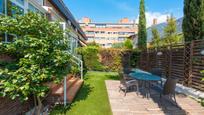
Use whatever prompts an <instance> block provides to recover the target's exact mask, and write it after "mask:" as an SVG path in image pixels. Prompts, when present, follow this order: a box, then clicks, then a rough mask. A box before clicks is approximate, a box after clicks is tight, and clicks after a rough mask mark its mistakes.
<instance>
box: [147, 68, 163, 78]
mask: <svg viewBox="0 0 204 115" xmlns="http://www.w3.org/2000/svg"><path fill="white" fill-rule="evenodd" d="M150 73H152V74H154V75H157V76H159V77H161V76H162V69H160V68H153V69H152V70H151V71H150Z"/></svg>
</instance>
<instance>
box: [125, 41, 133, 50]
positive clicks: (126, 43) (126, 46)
mask: <svg viewBox="0 0 204 115" xmlns="http://www.w3.org/2000/svg"><path fill="white" fill-rule="evenodd" d="M124 47H125V48H126V49H132V48H133V43H132V41H131V40H130V39H127V40H125V43H124Z"/></svg>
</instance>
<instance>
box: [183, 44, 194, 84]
mask: <svg viewBox="0 0 204 115" xmlns="http://www.w3.org/2000/svg"><path fill="white" fill-rule="evenodd" d="M192 49H193V41H192V42H189V43H185V47H184V81H183V85H187V86H190V85H191V74H192V55H193V51H192Z"/></svg>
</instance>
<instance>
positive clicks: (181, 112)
mask: <svg viewBox="0 0 204 115" xmlns="http://www.w3.org/2000/svg"><path fill="white" fill-rule="evenodd" d="M105 83H106V88H107V91H108V97H109V102H110V105H111V109H112V112H113V115H204V107H202V106H201V105H200V104H199V103H198V102H196V101H195V100H193V99H191V98H189V97H187V96H184V95H180V94H178V95H176V99H177V103H178V105H179V106H180V109H179V108H178V107H177V106H175V105H173V104H172V103H171V102H170V101H169V100H167V99H164V100H163V102H162V104H161V102H160V99H159V95H157V96H156V95H155V96H151V97H150V98H149V99H147V98H143V96H142V95H141V94H139V95H137V93H136V92H128V93H127V95H126V96H124V92H122V91H121V92H119V85H120V81H114V80H107V81H105ZM154 94H157V93H156V92H154Z"/></svg>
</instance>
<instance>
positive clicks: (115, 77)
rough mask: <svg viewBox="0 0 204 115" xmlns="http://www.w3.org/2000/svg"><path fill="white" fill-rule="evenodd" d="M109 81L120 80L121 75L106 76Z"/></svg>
mask: <svg viewBox="0 0 204 115" xmlns="http://www.w3.org/2000/svg"><path fill="white" fill-rule="evenodd" d="M106 78H107V79H108V80H119V75H106Z"/></svg>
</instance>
